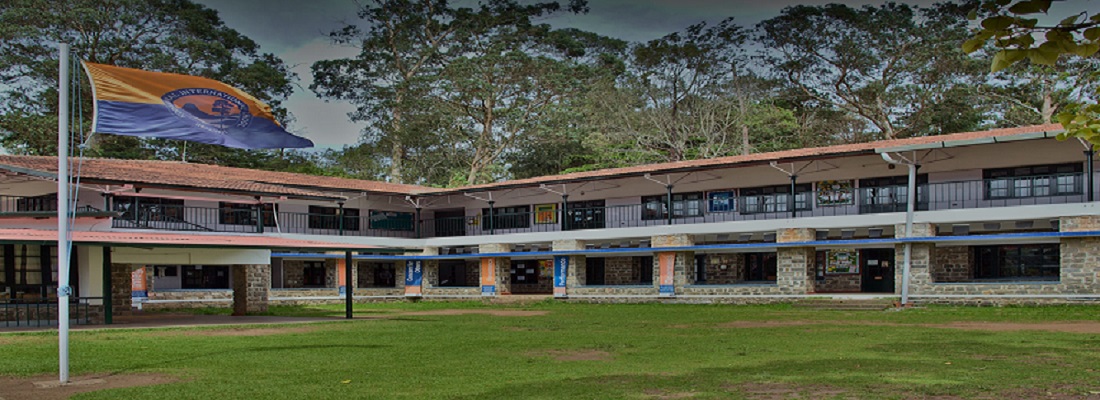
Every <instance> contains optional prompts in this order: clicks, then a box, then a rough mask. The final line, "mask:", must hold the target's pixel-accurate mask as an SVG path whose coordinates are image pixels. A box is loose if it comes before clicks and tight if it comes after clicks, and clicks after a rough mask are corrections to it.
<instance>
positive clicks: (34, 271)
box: [0, 244, 75, 299]
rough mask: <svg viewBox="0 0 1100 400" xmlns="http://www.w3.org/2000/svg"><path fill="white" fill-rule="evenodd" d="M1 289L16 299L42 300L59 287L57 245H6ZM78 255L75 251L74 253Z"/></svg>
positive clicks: (0, 268) (4, 246)
mask: <svg viewBox="0 0 1100 400" xmlns="http://www.w3.org/2000/svg"><path fill="white" fill-rule="evenodd" d="M2 247H3V249H4V250H3V260H2V261H3V266H2V267H0V273H2V275H3V276H2V277H0V287H2V288H7V289H10V291H9V296H10V297H11V298H13V299H41V298H44V297H46V296H48V295H49V294H50V293H54V290H56V288H57V274H58V272H57V246H41V245H36V244H9V245H3V246H2ZM74 254H75V252H74Z"/></svg>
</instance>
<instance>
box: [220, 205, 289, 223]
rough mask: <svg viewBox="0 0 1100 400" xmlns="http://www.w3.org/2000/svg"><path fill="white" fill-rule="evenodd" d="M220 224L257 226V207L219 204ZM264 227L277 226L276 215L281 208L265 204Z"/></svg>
mask: <svg viewBox="0 0 1100 400" xmlns="http://www.w3.org/2000/svg"><path fill="white" fill-rule="evenodd" d="M218 208H219V209H220V211H219V212H218V223H220V224H223V225H256V205H255V204H240V203H225V202H221V203H218ZM262 208H263V219H264V226H275V213H276V212H278V210H279V208H278V207H276V206H275V205H274V204H270V203H268V204H263V206H262Z"/></svg>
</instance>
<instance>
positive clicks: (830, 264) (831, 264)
mask: <svg viewBox="0 0 1100 400" xmlns="http://www.w3.org/2000/svg"><path fill="white" fill-rule="evenodd" d="M858 273H859V250H856V249H832V250H829V252H828V256H827V259H826V262H825V274H826V275H845V274H858Z"/></svg>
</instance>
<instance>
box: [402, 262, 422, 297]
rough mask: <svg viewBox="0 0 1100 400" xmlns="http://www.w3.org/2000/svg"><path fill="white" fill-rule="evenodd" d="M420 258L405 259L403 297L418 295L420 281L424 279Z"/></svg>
mask: <svg viewBox="0 0 1100 400" xmlns="http://www.w3.org/2000/svg"><path fill="white" fill-rule="evenodd" d="M422 262H423V261H420V260H408V261H405V297H420V296H421V294H422V292H421V290H422V289H421V283H423V281H424V270H423V268H421V265H422V264H421V263H422Z"/></svg>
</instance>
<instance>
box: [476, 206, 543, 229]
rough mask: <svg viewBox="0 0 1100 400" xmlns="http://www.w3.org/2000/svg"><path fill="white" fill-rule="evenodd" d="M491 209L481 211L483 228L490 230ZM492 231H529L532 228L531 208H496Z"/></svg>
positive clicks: (494, 209)
mask: <svg viewBox="0 0 1100 400" xmlns="http://www.w3.org/2000/svg"><path fill="white" fill-rule="evenodd" d="M489 210H490V209H489V208H482V209H481V224H482V225H481V226H484V227H486V229H489ZM492 211H493V226H492V229H527V228H530V227H531V206H530V205H522V206H507V207H495V208H493V209H492Z"/></svg>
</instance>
